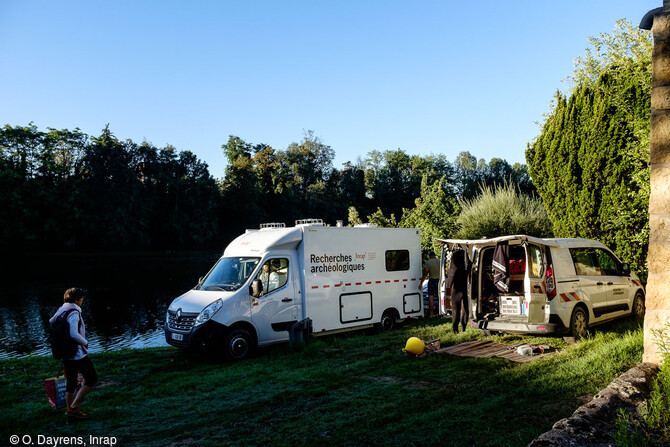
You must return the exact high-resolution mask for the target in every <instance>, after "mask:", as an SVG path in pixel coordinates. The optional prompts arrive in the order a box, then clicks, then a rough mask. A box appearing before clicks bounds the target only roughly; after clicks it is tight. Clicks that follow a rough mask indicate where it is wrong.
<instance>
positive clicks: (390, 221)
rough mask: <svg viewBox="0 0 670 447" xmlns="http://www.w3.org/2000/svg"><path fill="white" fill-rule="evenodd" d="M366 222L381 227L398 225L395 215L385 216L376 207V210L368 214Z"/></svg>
mask: <svg viewBox="0 0 670 447" xmlns="http://www.w3.org/2000/svg"><path fill="white" fill-rule="evenodd" d="M368 223H371V224H375V225H377V226H378V227H381V228H395V227H397V226H398V222H397V221H396V220H395V215H393V214H391V216H390V217H386V216H385V215H384V212H383V211H382V210H381V208H377V211H375V212H374V213H372V214H371V215H369V216H368Z"/></svg>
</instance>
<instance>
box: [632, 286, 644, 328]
mask: <svg viewBox="0 0 670 447" xmlns="http://www.w3.org/2000/svg"><path fill="white" fill-rule="evenodd" d="M645 311H646V308H645V305H644V296H642V293H640V292H637V293H636V294H635V298H633V311H632V312H631V316H632V317H633V319H634V320H635V321H638V322H640V323H642V322H643V321H644V314H645Z"/></svg>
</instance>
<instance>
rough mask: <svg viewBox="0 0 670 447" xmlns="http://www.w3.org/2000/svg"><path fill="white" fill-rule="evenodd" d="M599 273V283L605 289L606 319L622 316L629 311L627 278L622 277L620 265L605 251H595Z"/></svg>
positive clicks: (630, 304)
mask: <svg viewBox="0 0 670 447" xmlns="http://www.w3.org/2000/svg"><path fill="white" fill-rule="evenodd" d="M596 254H597V256H598V264H599V265H600V273H601V274H602V275H603V276H602V278H601V281H602V282H603V283H604V284H605V286H606V288H607V311H608V315H607V317H608V318H613V317H616V316H619V315H623V314H624V313H625V312H628V311H630V306H632V303H631V302H630V293H629V290H630V286H629V285H628V284H629V283H628V278H627V277H624V276H622V266H621V263H620V262H619V261H618V260H617V259H616V257H615V256H614V255H613V254H612V253H610V252H609V251H607V250H603V249H600V248H598V249H596Z"/></svg>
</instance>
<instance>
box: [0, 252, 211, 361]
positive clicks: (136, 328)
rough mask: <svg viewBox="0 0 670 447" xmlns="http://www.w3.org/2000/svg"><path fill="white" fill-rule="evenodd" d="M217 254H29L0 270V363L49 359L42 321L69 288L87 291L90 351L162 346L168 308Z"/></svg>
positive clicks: (85, 307) (14, 258) (45, 322)
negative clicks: (31, 357)
mask: <svg viewBox="0 0 670 447" xmlns="http://www.w3.org/2000/svg"><path fill="white" fill-rule="evenodd" d="M219 256H220V254H219V253H218V252H187V253H102V254H100V253H96V254H28V255H15V256H12V257H11V259H12V264H11V265H9V266H6V267H3V268H2V269H1V271H0V280H2V284H3V285H4V288H3V289H1V290H0V359H3V358H9V357H24V356H27V355H51V351H50V348H49V346H48V342H47V340H48V327H49V318H51V316H52V315H53V314H54V313H55V312H56V309H58V307H60V305H61V304H62V302H63V292H64V291H65V290H66V289H67V288H69V287H82V288H84V289H86V290H87V295H86V297H87V298H86V299H85V300H84V304H83V309H82V310H83V314H84V321H85V322H86V329H87V334H88V337H87V338H88V340H89V349H90V351H91V352H94V353H95V352H102V351H108V350H114V349H122V348H143V347H152V346H166V343H165V339H164V335H163V321H164V318H165V312H166V311H167V307H168V306H169V304H170V302H171V301H172V300H173V299H174V298H175V297H177V296H178V295H180V294H182V293H184V292H185V291H187V290H189V289H190V288H192V287H193V286H194V285H195V283H196V282H197V279H198V278H199V277H200V276H203V275H204V274H205V273H206V272H207V271H208V270H209V268H210V267H211V266H212V265H213V264H214V262H216V259H217V258H218V257H219Z"/></svg>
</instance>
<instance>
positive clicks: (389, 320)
mask: <svg viewBox="0 0 670 447" xmlns="http://www.w3.org/2000/svg"><path fill="white" fill-rule="evenodd" d="M394 327H395V314H394V313H393V311H391V310H387V311H385V312H384V313H383V314H382V321H381V322H380V323H379V328H380V329H381V330H382V332H387V331H390V330H393V328H394Z"/></svg>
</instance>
